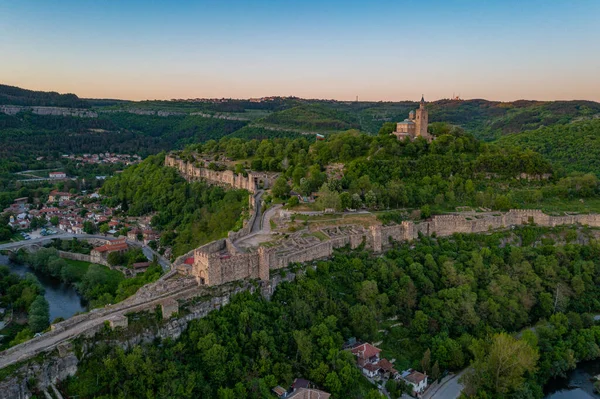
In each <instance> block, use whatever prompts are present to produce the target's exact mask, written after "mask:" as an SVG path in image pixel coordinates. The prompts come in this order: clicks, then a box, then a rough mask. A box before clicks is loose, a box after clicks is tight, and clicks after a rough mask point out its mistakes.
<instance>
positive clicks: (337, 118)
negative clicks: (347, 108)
mask: <svg viewBox="0 0 600 399" xmlns="http://www.w3.org/2000/svg"><path fill="white" fill-rule="evenodd" d="M256 123H257V124H264V125H275V126H277V127H281V128H292V129H298V130H304V131H334V132H335V131H340V130H348V129H358V128H360V124H359V123H358V119H357V118H356V116H354V115H352V114H351V113H348V112H339V111H336V110H333V109H331V108H328V107H326V106H324V105H322V104H310V105H301V106H298V107H294V108H290V109H287V110H285V111H280V112H276V113H273V114H270V115H269V116H267V117H265V118H263V119H260V120H258V121H257V122H256Z"/></svg>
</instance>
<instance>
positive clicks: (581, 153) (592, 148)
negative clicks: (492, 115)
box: [497, 119, 600, 176]
mask: <svg viewBox="0 0 600 399" xmlns="http://www.w3.org/2000/svg"><path fill="white" fill-rule="evenodd" d="M497 144H498V145H500V146H519V147H522V148H530V149H532V150H534V151H536V152H539V153H540V154H542V155H543V156H544V157H545V158H546V159H548V160H549V161H551V162H552V163H553V164H555V165H558V166H561V167H562V168H564V170H565V171H567V172H574V171H577V172H593V173H596V174H597V175H599V176H600V119H594V120H584V121H577V122H573V123H568V124H563V125H559V124H557V125H553V126H549V127H544V128H540V129H537V130H529V131H525V132H522V133H518V134H512V135H509V136H505V137H502V138H501V139H500V140H498V141H497Z"/></svg>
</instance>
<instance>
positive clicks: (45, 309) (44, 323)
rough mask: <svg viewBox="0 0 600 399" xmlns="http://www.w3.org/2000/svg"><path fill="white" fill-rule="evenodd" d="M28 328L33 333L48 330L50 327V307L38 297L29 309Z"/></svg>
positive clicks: (41, 297) (42, 298)
mask: <svg viewBox="0 0 600 399" xmlns="http://www.w3.org/2000/svg"><path fill="white" fill-rule="evenodd" d="M28 318H29V328H30V329H31V331H33V332H34V333H36V332H40V331H43V330H45V329H46V328H48V326H49V325H50V307H49V306H48V301H46V299H45V298H44V297H43V296H41V295H39V296H38V297H37V298H35V300H34V301H33V303H32V304H31V306H30V307H29V313H28Z"/></svg>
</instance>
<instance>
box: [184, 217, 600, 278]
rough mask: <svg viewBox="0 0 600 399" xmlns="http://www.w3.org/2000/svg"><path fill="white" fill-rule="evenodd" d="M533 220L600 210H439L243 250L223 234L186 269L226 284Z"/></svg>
mask: <svg viewBox="0 0 600 399" xmlns="http://www.w3.org/2000/svg"><path fill="white" fill-rule="evenodd" d="M528 223H535V224H537V225H540V226H546V227H554V226H559V225H574V224H581V225H589V226H592V227H600V215H596V214H591V215H566V216H550V215H546V214H544V213H543V212H541V211H540V210H511V211H509V212H506V213H498V214H495V215H475V216H468V217H466V216H463V215H439V216H434V217H433V218H431V219H430V220H427V221H423V222H420V223H419V222H417V223H415V222H412V221H404V222H402V223H400V224H396V225H391V226H381V225H373V226H370V227H368V228H364V227H362V226H356V225H348V226H335V227H326V228H322V229H320V230H319V231H318V233H316V234H315V233H307V232H306V231H300V232H296V233H294V234H291V235H289V236H287V238H285V239H282V240H279V241H277V242H270V243H267V245H263V246H259V247H258V248H256V249H249V250H247V251H242V250H240V249H238V248H237V247H236V246H235V245H234V243H233V242H232V241H231V240H229V239H221V240H217V241H214V242H211V243H209V244H206V245H204V246H202V247H200V248H197V249H196V250H194V261H193V264H191V265H185V266H187V267H180V269H179V270H180V271H181V272H182V273H183V274H187V275H191V276H193V277H195V278H196V281H197V282H198V284H200V285H209V286H210V285H220V284H224V283H228V282H232V281H238V280H243V279H259V280H263V281H266V280H268V279H269V272H270V271H271V270H278V269H282V268H285V267H287V266H288V265H289V264H291V263H302V262H309V261H313V260H317V259H325V258H328V257H330V256H331V255H332V254H333V251H334V249H336V248H341V247H344V246H347V245H348V246H350V248H353V249H354V248H357V247H358V246H359V245H361V244H363V243H364V244H365V248H367V249H370V250H372V251H374V252H376V253H378V252H381V251H382V250H383V249H384V248H385V247H387V246H389V245H390V242H392V241H396V242H402V241H411V240H414V239H416V238H418V236H419V234H423V235H427V236H431V235H433V234H435V235H437V236H440V237H443V236H450V235H452V234H454V233H485V232H488V231H492V230H498V229H503V228H507V227H509V226H516V225H522V224H528Z"/></svg>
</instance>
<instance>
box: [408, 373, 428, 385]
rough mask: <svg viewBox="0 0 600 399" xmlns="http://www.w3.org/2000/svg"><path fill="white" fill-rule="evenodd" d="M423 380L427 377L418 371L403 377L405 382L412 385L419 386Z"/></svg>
mask: <svg viewBox="0 0 600 399" xmlns="http://www.w3.org/2000/svg"><path fill="white" fill-rule="evenodd" d="M425 378H427V376H426V375H425V374H423V373H419V372H418V371H413V372H412V373H410V374H409V375H407V376H406V377H404V379H405V380H406V381H408V382H412V383H413V384H419V383H420V382H421V381H423V380H424V379H425Z"/></svg>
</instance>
